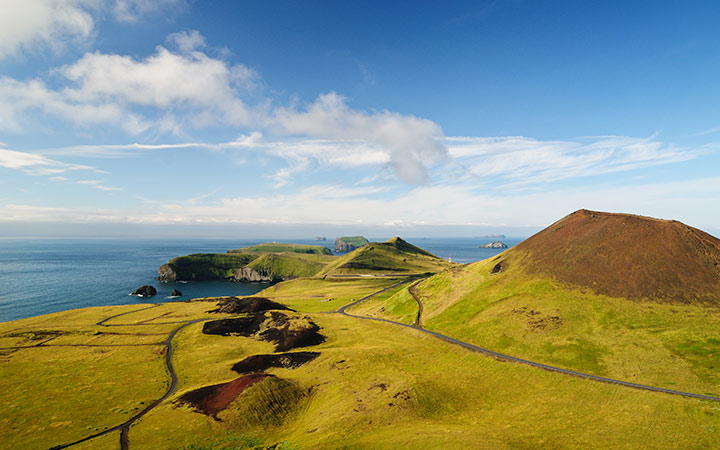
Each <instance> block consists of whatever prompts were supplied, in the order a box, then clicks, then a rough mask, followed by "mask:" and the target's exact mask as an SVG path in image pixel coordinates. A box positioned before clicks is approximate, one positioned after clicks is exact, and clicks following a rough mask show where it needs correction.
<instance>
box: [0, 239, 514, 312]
mask: <svg viewBox="0 0 720 450" xmlns="http://www.w3.org/2000/svg"><path fill="white" fill-rule="evenodd" d="M369 239H370V240H372V241H384V240H385V239H387V237H385V238H369ZM407 240H408V242H410V243H412V244H414V245H417V246H418V247H421V248H423V249H425V250H427V251H429V252H431V253H433V254H435V255H437V256H439V257H441V258H445V259H447V258H452V260H453V261H455V262H459V263H470V262H473V261H478V260H481V259H485V258H490V257H492V256H495V255H496V254H498V253H499V252H501V251H502V250H499V249H485V248H478V245H479V244H484V243H488V242H492V241H494V240H497V239H488V238H459V237H458V238H414V239H407ZM501 240H502V241H503V242H505V243H506V244H507V245H508V246H512V245H515V244H517V243H518V242H520V241H521V240H522V239H519V238H508V239H501ZM272 241H273V239H272V238H271V239H228V238H182V239H181V238H161V239H159V238H132V239H112V238H108V239H82V238H77V239H70V238H0V322H4V321H9V320H15V319H21V318H24V317H32V316H37V315H40V314H48V313H52V312H57V311H64V310H68V309H74V308H85V307H89V306H108V305H126V304H135V303H144V302H148V301H152V302H163V301H173V300H174V299H169V298H167V297H169V296H170V292H171V291H172V290H173V289H179V290H180V291H181V292H182V293H183V297H181V298H180V300H185V299H191V298H197V297H212V296H221V295H252V294H255V293H257V292H259V291H261V290H262V289H265V288H266V287H268V285H269V284H268V283H232V282H226V281H204V282H188V283H160V282H158V281H157V280H156V279H155V277H156V276H157V269H158V267H160V266H161V265H162V264H164V263H166V262H167V261H168V260H170V259H171V258H174V257H175V256H180V255H187V254H190V253H224V252H226V251H227V250H230V249H234V248H240V247H246V246H249V245H255V244H259V243H263V242H272ZM278 242H281V241H280V240H278ZM282 242H292V243H297V244H312V245H325V246H327V247H328V248H330V249H332V247H333V240H332V239H329V240H327V241H316V240H314V239H283V240H282ZM145 284H150V285H153V286H155V287H156V288H157V290H158V295H157V296H155V297H153V298H152V299H141V298H137V297H134V296H130V295H128V294H129V293H131V292H132V291H134V290H135V289H136V288H138V287H139V286H142V285H145Z"/></svg>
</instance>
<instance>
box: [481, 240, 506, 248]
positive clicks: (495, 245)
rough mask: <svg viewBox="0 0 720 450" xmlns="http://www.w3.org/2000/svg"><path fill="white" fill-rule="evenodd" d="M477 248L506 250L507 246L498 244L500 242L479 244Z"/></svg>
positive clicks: (501, 243)
mask: <svg viewBox="0 0 720 450" xmlns="http://www.w3.org/2000/svg"><path fill="white" fill-rule="evenodd" d="M478 247H480V248H508V246H507V245H505V244H504V243H503V242H500V241H495V242H491V243H489V244H481V245H478Z"/></svg>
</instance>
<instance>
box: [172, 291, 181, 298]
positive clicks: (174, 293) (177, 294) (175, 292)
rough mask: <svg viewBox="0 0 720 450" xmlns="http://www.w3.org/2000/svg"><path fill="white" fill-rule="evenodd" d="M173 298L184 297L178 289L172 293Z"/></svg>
mask: <svg viewBox="0 0 720 450" xmlns="http://www.w3.org/2000/svg"><path fill="white" fill-rule="evenodd" d="M170 296H171V297H182V292H180V291H178V290H177V289H173V290H172V293H170Z"/></svg>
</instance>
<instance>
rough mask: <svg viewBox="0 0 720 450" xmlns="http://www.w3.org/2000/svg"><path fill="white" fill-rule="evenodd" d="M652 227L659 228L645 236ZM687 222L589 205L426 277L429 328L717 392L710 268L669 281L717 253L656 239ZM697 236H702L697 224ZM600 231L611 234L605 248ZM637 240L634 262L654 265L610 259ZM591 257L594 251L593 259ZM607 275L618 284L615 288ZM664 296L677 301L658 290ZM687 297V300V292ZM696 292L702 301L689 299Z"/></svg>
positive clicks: (718, 345)
mask: <svg viewBox="0 0 720 450" xmlns="http://www.w3.org/2000/svg"><path fill="white" fill-rule="evenodd" d="M603 218H606V219H607V220H606V221H605V223H602V219H603ZM623 223H624V224H625V225H618V224H623ZM570 227H571V228H573V229H574V230H575V233H574V235H573V236H570V235H569V234H567V233H566V228H570ZM645 228H647V229H648V230H652V231H653V232H654V233H655V232H656V233H655V234H653V235H652V236H645V235H644V234H643V233H640V232H638V230H642V229H645ZM688 229H689V227H687V228H686V227H685V226H684V225H682V224H679V225H678V223H676V222H667V221H657V220H655V219H647V218H638V217H636V216H627V215H608V214H606V213H594V212H589V211H580V212H578V213H575V214H574V215H571V216H569V217H568V218H565V219H563V220H561V221H559V222H557V223H556V224H553V225H552V226H550V227H548V229H546V230H544V231H542V232H540V233H538V235H536V236H534V237H532V238H530V239H528V240H527V241H525V242H524V243H522V244H520V245H518V246H516V247H514V248H513V249H510V250H508V251H505V252H503V253H501V254H500V255H498V256H496V257H494V258H492V259H490V260H486V261H481V262H478V263H474V264H470V265H468V266H463V267H456V268H454V269H452V270H449V271H445V272H442V273H440V274H437V275H435V276H433V277H431V278H429V279H427V280H424V281H422V282H420V283H419V284H418V286H417V293H418V296H419V298H420V300H421V302H422V304H423V315H422V320H421V322H422V325H423V326H425V327H426V328H428V329H431V330H435V331H439V332H442V333H446V334H449V335H451V336H453V337H456V338H459V339H462V340H466V341H469V342H472V343H474V344H476V345H479V346H482V347H485V348H488V349H491V350H495V351H499V352H503V353H507V354H510V355H513V356H517V357H520V358H526V359H531V360H534V361H539V362H544V363H547V364H551V365H557V366H560V367H565V368H569V369H575V370H579V371H584V372H589V373H593V374H597V375H603V376H608V377H612V378H617V379H622V380H627V381H633V382H638V383H643V384H650V385H654V386H660V387H667V388H674V389H681V390H687V391H693V392H699V393H713V394H720V389H719V388H718V386H719V385H720V372H718V371H717V369H716V368H717V367H720V340H719V339H718V338H717V329H718V327H720V309H718V308H717V306H716V304H715V303H708V302H702V301H699V299H706V300H707V299H709V298H710V297H708V296H707V295H706V294H705V293H704V292H705V291H704V289H705V287H706V284H705V282H704V281H702V280H704V278H703V277H704V275H699V274H698V272H700V271H703V270H705V268H704V267H695V268H694V269H693V270H694V271H695V274H694V275H693V274H689V273H688V274H683V273H680V274H679V275H678V277H679V278H678V279H673V278H671V277H665V278H661V277H662V274H665V273H670V272H671V271H672V268H673V267H677V268H682V267H684V266H683V265H682V264H680V263H679V262H678V261H679V260H680V259H685V260H689V259H692V258H696V259H697V265H698V266H700V265H701V264H703V261H705V258H711V257H713V253H712V252H710V251H708V252H706V253H703V254H702V257H697V256H696V255H697V254H695V253H692V252H691V253H688V254H685V255H682V256H681V255H679V254H678V255H676V256H675V257H671V255H669V254H668V253H667V251H668V248H669V247H675V246H676V245H680V242H681V241H683V242H685V239H682V240H678V242H675V243H671V242H670V240H669V238H667V239H656V238H657V236H658V235H659V234H660V235H662V233H661V231H662V230H665V231H666V232H667V233H669V234H667V236H670V235H672V233H675V231H676V230H686V231H687V230H688ZM668 230H669V231H668ZM689 233H691V234H692V235H695V233H696V232H695V231H693V229H690V231H689ZM598 235H601V236H604V237H603V239H602V240H601V241H602V243H601V244H600V243H599V241H598V240H597V236H598ZM553 237H557V239H556V240H555V241H553V239H552V238H553ZM689 239H690V238H689ZM713 239H714V238H713ZM635 240H637V241H642V242H645V245H646V247H645V248H644V249H643V250H642V253H640V254H638V255H637V256H636V257H635V260H636V261H640V262H642V263H643V264H647V266H643V267H636V268H635V267H633V266H632V265H631V264H620V265H614V266H613V265H611V266H607V265H606V264H609V263H612V264H615V263H616V262H617V261H624V260H625V258H626V256H627V257H629V255H628V252H630V253H633V252H634V250H635V247H629V248H628V247H626V246H625V244H626V243H627V242H630V241H635ZM708 241H709V242H710V243H711V244H712V242H713V241H712V240H710V239H708ZM590 243H598V247H593V246H591V245H590ZM710 248H711V247H710ZM706 249H707V248H706ZM671 253H672V254H675V251H673V252H671ZM591 254H596V255H597V257H596V258H595V259H594V261H595V263H594V264H591V261H592V258H590V256H589V255H591ZM563 258H568V260H569V261H571V262H572V263H573V264H571V263H567V262H563V261H564V260H563ZM539 261H540V262H542V264H541V263H540V262H539ZM583 267H584V269H583ZM696 275H697V276H696ZM632 276H637V280H643V279H644V278H645V277H655V276H657V277H658V278H659V280H661V281H662V284H657V283H656V284H651V283H648V284H647V285H645V286H641V285H639V284H637V285H635V284H633V283H634V282H632V281H629V282H628V283H629V285H628V286H630V287H629V288H628V287H627V286H625V285H622V283H623V282H624V281H623V280H625V278H626V277H632ZM613 277H614V278H613ZM571 280H572V281H571ZM608 280H614V281H613V282H614V283H618V287H617V288H611V287H609V286H610V285H609V284H606V283H609V281H608ZM637 280H635V281H637ZM693 280H695V281H697V280H701V281H700V282H697V283H694V282H693ZM654 283H655V282H654ZM608 289H614V290H612V292H613V293H614V294H615V295H613V296H610V295H607V294H605V292H607V291H608ZM626 289H632V292H634V293H640V292H643V291H642V289H647V291H645V292H648V293H653V295H651V296H650V295H648V296H640V297H635V296H633V297H631V298H628V297H622V296H620V295H618V294H619V293H621V292H626V291H625V290H626ZM683 291H684V292H683ZM658 292H666V293H668V297H658V296H657V295H654V294H656V293H658ZM678 292H683V295H682V296H681V297H678V296H677V295H675V294H676V293H678ZM718 295H720V291H718ZM691 298H694V299H696V300H695V301H694V302H689V301H688V299H691Z"/></svg>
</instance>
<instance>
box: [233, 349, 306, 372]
mask: <svg viewBox="0 0 720 450" xmlns="http://www.w3.org/2000/svg"><path fill="white" fill-rule="evenodd" d="M318 356H320V353H319V352H294V353H280V354H274V355H252V356H248V357H247V358H245V359H243V360H242V361H240V362H239V363H236V364H235V365H234V366H232V370H234V371H235V372H237V373H253V372H263V371H265V370H266V369H269V368H271V367H280V368H284V369H295V368H297V367H300V366H302V365H303V364H305V363H307V362H310V361H312V360H313V359H315V358H317V357H318Z"/></svg>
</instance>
